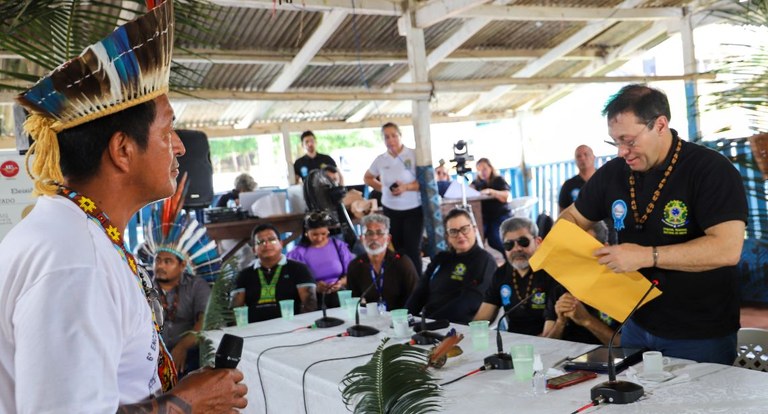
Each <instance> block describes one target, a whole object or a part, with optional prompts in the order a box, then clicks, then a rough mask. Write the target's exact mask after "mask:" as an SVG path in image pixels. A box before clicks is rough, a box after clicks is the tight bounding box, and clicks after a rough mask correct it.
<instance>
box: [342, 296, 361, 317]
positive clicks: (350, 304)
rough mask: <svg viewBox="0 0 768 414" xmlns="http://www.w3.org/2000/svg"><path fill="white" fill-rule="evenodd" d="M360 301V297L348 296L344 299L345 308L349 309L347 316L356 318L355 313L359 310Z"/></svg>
mask: <svg viewBox="0 0 768 414" xmlns="http://www.w3.org/2000/svg"><path fill="white" fill-rule="evenodd" d="M359 301H360V298H355V297H351V298H346V299H345V300H344V309H346V310H347V316H349V318H350V319H354V318H355V313H356V311H357V303H358V302H359Z"/></svg>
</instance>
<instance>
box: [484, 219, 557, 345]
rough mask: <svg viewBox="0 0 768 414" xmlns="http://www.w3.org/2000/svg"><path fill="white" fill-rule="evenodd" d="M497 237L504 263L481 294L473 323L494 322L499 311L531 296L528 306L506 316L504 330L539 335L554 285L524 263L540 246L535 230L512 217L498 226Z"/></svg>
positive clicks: (532, 226) (531, 223) (524, 220)
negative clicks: (501, 247) (478, 321)
mask: <svg viewBox="0 0 768 414" xmlns="http://www.w3.org/2000/svg"><path fill="white" fill-rule="evenodd" d="M499 235H500V236H501V240H502V241H503V246H504V253H505V256H506V259H507V261H506V263H504V266H502V267H500V268H498V270H496V273H495V274H494V275H493V281H492V282H491V286H490V287H489V288H488V290H487V291H486V292H485V298H484V299H483V304H482V305H480V309H478V311H477V314H475V318H474V320H476V321H477V320H488V321H491V322H492V321H493V320H495V319H496V315H497V314H498V312H499V307H504V312H506V311H507V310H509V309H511V308H512V307H513V306H515V305H517V304H518V303H519V302H520V301H522V300H523V299H525V298H526V297H528V295H530V294H531V293H533V296H531V298H530V299H529V300H528V303H525V304H523V305H522V306H520V307H519V308H517V309H515V310H514V311H512V313H510V314H509V315H508V316H507V320H506V323H507V330H508V331H509V332H515V333H520V334H526V335H541V333H542V331H543V329H544V310H545V308H546V305H547V296H548V295H549V294H550V293H551V291H552V289H553V288H554V286H555V282H554V280H553V279H552V277H551V276H549V275H548V274H547V273H546V272H545V271H543V270H540V271H538V272H533V271H532V270H531V267H530V264H529V263H528V260H529V259H530V258H531V256H533V253H534V252H535V251H536V249H537V248H538V246H539V243H541V237H539V229H538V227H536V224H535V223H533V222H532V221H531V220H529V219H527V218H521V217H512V218H509V219H507V220H505V221H504V222H503V223H501V226H500V227H499ZM500 322H501V321H500Z"/></svg>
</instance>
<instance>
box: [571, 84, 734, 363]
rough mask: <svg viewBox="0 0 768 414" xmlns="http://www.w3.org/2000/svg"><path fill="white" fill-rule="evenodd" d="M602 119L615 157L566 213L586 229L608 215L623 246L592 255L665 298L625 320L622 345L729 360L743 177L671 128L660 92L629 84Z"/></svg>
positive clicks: (705, 359) (722, 159)
mask: <svg viewBox="0 0 768 414" xmlns="http://www.w3.org/2000/svg"><path fill="white" fill-rule="evenodd" d="M603 115H605V116H606V118H607V121H608V134H609V135H610V136H611V138H612V141H611V142H610V143H612V144H613V145H614V146H616V147H617V149H618V157H617V158H615V159H613V160H611V161H609V162H608V163H606V164H605V165H604V166H603V167H601V168H600V169H599V170H597V172H595V174H594V175H593V176H592V178H590V180H589V181H587V183H586V184H585V185H584V187H582V189H581V192H580V193H579V198H578V199H576V202H575V203H574V204H573V205H571V206H570V207H568V208H567V209H566V210H565V211H564V212H563V214H562V215H561V216H560V217H561V218H562V219H565V220H568V221H571V222H573V223H576V224H577V225H578V226H579V227H581V228H582V229H585V230H586V229H589V228H590V227H591V226H592V224H594V223H595V222H597V221H600V220H603V219H606V218H609V219H610V221H611V224H612V226H611V227H612V228H613V230H614V231H615V232H616V234H617V236H618V237H617V238H618V240H617V241H618V244H616V245H611V246H606V247H602V248H600V249H597V250H595V252H594V255H595V256H596V258H597V262H598V263H600V264H602V265H605V266H606V267H608V268H609V269H611V270H612V271H614V272H616V273H623V272H630V271H639V272H640V273H642V274H643V275H644V276H645V277H646V278H648V279H649V280H658V282H659V289H661V290H662V292H663V294H662V295H661V296H659V297H658V298H656V299H654V300H653V301H651V302H649V303H648V304H646V305H645V306H643V307H641V308H640V309H638V311H637V313H636V314H635V316H633V317H632V319H630V320H628V321H627V322H626V324H625V325H624V328H623V330H622V337H621V345H622V346H624V347H633V348H641V347H646V348H649V349H652V350H656V351H661V352H662V353H663V354H664V355H665V356H669V357H678V358H685V359H691V360H695V361H698V362H715V363H721V364H728V365H730V364H732V363H733V360H734V358H735V357H736V332H737V331H738V329H739V284H738V281H739V272H738V270H737V268H736V265H737V264H738V262H739V259H740V257H741V249H742V245H743V243H744V230H745V223H746V220H747V203H746V195H745V191H744V185H743V182H742V178H741V176H740V175H739V173H738V171H737V170H736V169H735V168H734V167H733V165H732V164H731V163H730V162H729V161H728V159H727V158H725V157H724V156H722V155H721V154H718V153H717V152H715V151H712V150H710V149H707V148H705V147H702V146H699V145H696V144H692V143H688V142H684V141H683V140H682V139H681V138H680V137H679V136H678V135H677V132H676V131H675V130H673V129H671V128H670V126H669V120H670V110H669V101H668V100H667V97H666V95H664V93H663V92H661V91H659V90H656V89H653V88H649V87H647V86H644V85H628V86H625V87H624V88H622V89H621V90H620V91H619V92H618V93H617V94H616V95H614V96H613V97H611V99H610V100H609V101H608V103H607V104H606V106H605V108H604V109H603ZM616 300H624V299H623V298H616ZM632 305H634V303H632Z"/></svg>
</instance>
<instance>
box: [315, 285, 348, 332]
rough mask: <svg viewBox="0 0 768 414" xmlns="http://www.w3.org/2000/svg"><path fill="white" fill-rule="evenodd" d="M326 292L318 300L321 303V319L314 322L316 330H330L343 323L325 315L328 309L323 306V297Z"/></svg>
mask: <svg viewBox="0 0 768 414" xmlns="http://www.w3.org/2000/svg"><path fill="white" fill-rule="evenodd" d="M327 292H328V291H327V290H326V291H325V292H323V295H322V298H321V299H320V302H321V305H320V307H321V309H323V317H322V318H320V319H318V320H316V321H315V326H316V327H318V328H332V327H334V326H339V325H341V324H343V323H344V321H343V320H341V319H339V318H334V317H331V316H327V315H326V309H328V307H327V306H326V305H325V295H326V294H327Z"/></svg>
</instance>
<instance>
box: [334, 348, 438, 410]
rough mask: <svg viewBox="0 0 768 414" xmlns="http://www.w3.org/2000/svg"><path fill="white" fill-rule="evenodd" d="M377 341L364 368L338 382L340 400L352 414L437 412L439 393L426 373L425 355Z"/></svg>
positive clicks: (427, 355) (356, 369)
mask: <svg viewBox="0 0 768 414" xmlns="http://www.w3.org/2000/svg"><path fill="white" fill-rule="evenodd" d="M388 340H389V338H385V339H384V340H382V341H381V344H380V345H379V346H378V348H377V349H376V352H375V353H374V354H373V356H372V357H371V360H370V361H368V363H366V364H365V365H362V366H359V367H357V368H354V369H353V370H352V371H350V372H348V373H347V375H345V376H344V379H342V381H341V385H342V398H343V400H344V404H345V405H346V406H347V407H352V406H354V412H355V413H366V414H368V413H370V414H373V413H376V414H420V413H429V412H435V411H438V409H439V408H440V402H441V399H440V396H441V389H440V387H439V386H438V384H437V380H436V379H435V378H434V377H432V375H431V374H430V372H429V371H428V370H427V361H428V358H429V352H428V351H426V350H423V349H421V348H416V347H412V346H410V345H403V344H394V345H391V346H386V344H387V341H388Z"/></svg>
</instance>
